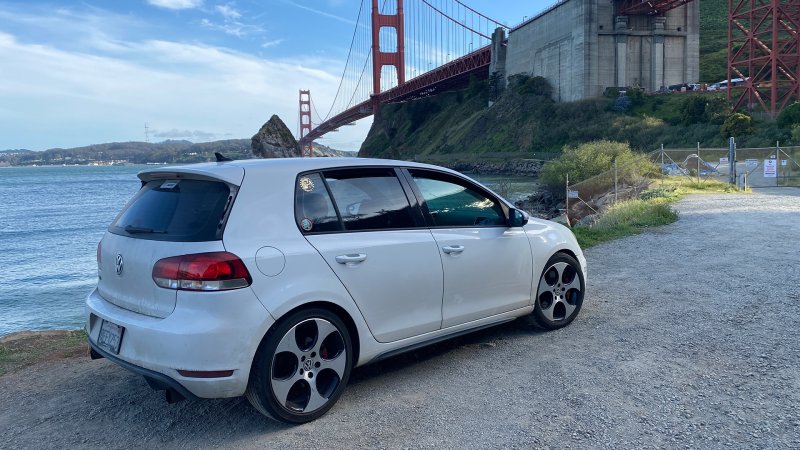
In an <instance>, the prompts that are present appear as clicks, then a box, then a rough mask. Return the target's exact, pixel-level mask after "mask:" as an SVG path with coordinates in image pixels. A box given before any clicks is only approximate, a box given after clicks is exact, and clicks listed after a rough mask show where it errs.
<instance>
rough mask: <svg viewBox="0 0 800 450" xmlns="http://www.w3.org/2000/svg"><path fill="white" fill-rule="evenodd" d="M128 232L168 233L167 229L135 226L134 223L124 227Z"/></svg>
mask: <svg viewBox="0 0 800 450" xmlns="http://www.w3.org/2000/svg"><path fill="white" fill-rule="evenodd" d="M124 230H125V232H126V233H130V234H139V233H148V234H166V233H167V230H154V229H152V228H144V227H135V226H133V225H127V226H126V227H125V228H124Z"/></svg>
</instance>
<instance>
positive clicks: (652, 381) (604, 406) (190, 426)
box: [0, 188, 800, 448]
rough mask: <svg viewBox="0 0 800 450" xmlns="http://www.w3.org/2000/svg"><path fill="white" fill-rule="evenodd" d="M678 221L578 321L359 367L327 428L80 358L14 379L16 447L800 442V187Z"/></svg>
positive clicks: (612, 271)
mask: <svg viewBox="0 0 800 450" xmlns="http://www.w3.org/2000/svg"><path fill="white" fill-rule="evenodd" d="M677 209H678V210H679V211H680V213H681V218H680V220H679V221H678V222H677V223H675V224H672V225H669V226H666V227H662V228H659V229H655V230H653V231H651V232H647V233H644V234H642V235H639V236H634V237H630V238H626V239H622V240H619V241H615V242H611V243H608V244H605V245H601V246H598V247H595V248H592V249H590V250H589V251H588V252H587V257H588V259H589V286H588V288H589V292H588V296H587V299H586V302H585V304H584V309H583V311H582V313H581V315H580V316H579V317H578V319H577V320H576V321H575V322H574V323H573V324H572V325H570V326H569V327H567V328H565V329H562V330H559V331H556V332H551V333H540V332H535V331H532V330H531V329H530V328H529V326H527V325H526V323H525V321H524V320H519V321H516V322H512V323H510V324H506V325H503V326H500V327H497V328H494V329H491V330H486V331H482V332H478V333H476V334H473V335H470V336H467V337H463V338H460V339H456V340H453V341H449V342H446V343H443V344H439V345H436V346H433V347H431V348H428V349H426V350H423V351H418V352H416V353H412V354H407V355H404V356H400V357H397V358H394V359H392V360H389V361H387V362H384V363H381V364H377V365H372V366H367V367H364V368H361V369H357V370H356V371H354V378H353V380H352V381H351V383H350V386H349V387H348V389H347V391H345V394H344V396H343V397H342V398H341V400H340V401H339V403H338V404H337V405H336V406H335V407H334V409H333V410H332V411H331V412H329V413H328V414H327V415H326V416H324V417H323V418H321V419H319V420H317V421H316V422H313V423H310V424H306V425H302V426H296V427H290V426H285V425H281V424H277V423H274V422H271V421H269V420H266V419H264V418H262V417H261V416H260V415H259V414H258V413H257V412H255V410H253V409H252V408H251V407H250V406H249V404H248V403H247V401H246V400H244V399H229V400H204V401H194V402H182V403H179V404H176V405H167V404H166V403H164V402H163V400H162V396H161V395H159V394H158V393H155V392H153V391H151V390H150V389H149V388H148V387H147V386H146V385H145V383H144V381H143V380H142V379H141V378H138V377H136V376H134V375H131V374H129V373H128V372H126V371H124V370H123V369H120V368H118V367H116V366H114V365H113V364H111V363H109V362H107V361H104V360H99V361H89V360H88V359H86V358H72V359H66V360H60V361H53V362H48V363H44V364H39V365H36V366H34V367H31V368H29V369H26V370H23V371H21V372H17V373H14V374H11V375H7V376H4V377H2V378H0V404H1V405H2V408H0V447H3V448H28V447H32V448H64V447H68V446H78V447H90V448H95V447H98V448H99V447H111V448H133V447H148V448H152V447H169V448H198V447H200V448H208V447H229V448H254V447H268V448H323V447H325V448H331V447H335V448H358V447H368V448H400V447H414V448H417V447H437V448H460V447H465V446H466V447H468V448H486V447H493V448H496V447H506V448H514V447H518V448H530V447H566V448H570V447H571V448H582V447H592V448H598V447H600V448H606V447H608V448H618V447H624V448H645V447H659V448H664V447H669V448H677V447H687V448H688V447H695V448H727V447H732V446H733V447H741V448H756V447H757V448H798V447H800V338H798V332H797V330H798V329H800V323H799V322H800V320H798V317H800V316H798V313H797V312H796V311H795V310H794V309H792V308H795V307H797V306H798V304H800V288H798V282H799V281H800V272H799V269H798V255H800V189H790V188H784V189H772V190H761V191H758V192H757V193H756V194H753V195H697V196H691V197H688V198H686V199H685V200H683V201H681V202H680V203H678V205H677Z"/></svg>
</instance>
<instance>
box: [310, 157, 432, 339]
mask: <svg viewBox="0 0 800 450" xmlns="http://www.w3.org/2000/svg"><path fill="white" fill-rule="evenodd" d="M407 189H408V188H407V187H405V188H404V186H403V184H402V183H401V181H400V179H399V178H398V177H397V173H396V171H395V169H393V168H358V169H337V170H329V171H325V172H323V173H313V174H305V175H302V176H300V177H299V178H298V185H297V188H296V192H297V204H296V218H297V223H298V226H299V227H300V228H301V230H302V231H303V233H304V234H305V236H306V239H307V240H308V242H309V243H311V245H313V246H314V247H315V248H316V249H317V251H319V253H320V255H322V257H323V258H324V259H325V261H326V262H327V263H328V265H329V266H330V267H331V269H333V271H334V272H335V273H336V275H337V276H338V277H339V279H340V280H341V281H342V283H343V284H344V286H345V288H346V289H347V290H348V291H349V292H350V295H351V296H352V297H353V300H354V301H355V302H356V304H357V305H358V308H359V310H360V311H361V313H362V314H363V315H364V319H365V320H366V322H367V325H368V326H369V328H370V331H371V332H372V334H373V335H374V336H375V338H376V339H377V340H378V341H379V342H391V341H396V340H398V339H403V338H408V337H412V336H416V335H419V334H422V333H426V332H430V331H435V330H438V329H439V328H440V327H441V322H442V290H443V281H442V263H441V259H440V258H439V249H438V246H437V245H436V241H435V240H434V239H433V236H432V235H431V233H430V230H428V228H427V227H426V226H425V221H424V218H423V217H422V214H421V212H420V210H419V207H418V205H417V204H416V197H414V195H413V194H412V193H411V192H410V191H409V192H406V191H407ZM411 200H413V206H412V202H411Z"/></svg>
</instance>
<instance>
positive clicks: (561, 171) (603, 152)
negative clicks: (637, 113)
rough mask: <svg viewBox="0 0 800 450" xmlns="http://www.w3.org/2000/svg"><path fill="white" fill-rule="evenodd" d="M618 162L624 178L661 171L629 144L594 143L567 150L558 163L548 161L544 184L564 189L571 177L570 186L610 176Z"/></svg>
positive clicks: (542, 175)
mask: <svg viewBox="0 0 800 450" xmlns="http://www.w3.org/2000/svg"><path fill="white" fill-rule="evenodd" d="M614 159H616V160H617V167H618V168H620V172H624V173H620V176H621V177H622V176H625V175H626V174H634V173H636V174H648V173H653V172H654V171H656V170H657V169H655V167H654V166H653V164H652V163H651V162H650V161H649V160H648V159H647V158H645V157H643V155H641V154H636V153H633V151H631V147H630V146H629V145H628V144H624V143H621V142H613V141H606V140H601V141H593V142H588V143H586V144H581V145H579V146H577V147H570V146H566V147H564V150H563V153H562V155H561V156H560V157H559V158H558V159H554V160H552V161H548V162H547V163H545V165H544V167H542V172H541V180H542V182H543V183H545V184H546V185H548V186H550V187H552V188H560V187H563V186H564V183H566V179H567V175H569V181H570V184H574V183H577V182H579V181H582V180H585V179H587V178H590V177H592V176H594V175H598V174H601V173H603V172H607V171H608V170H610V169H611V168H612V167H613V164H614Z"/></svg>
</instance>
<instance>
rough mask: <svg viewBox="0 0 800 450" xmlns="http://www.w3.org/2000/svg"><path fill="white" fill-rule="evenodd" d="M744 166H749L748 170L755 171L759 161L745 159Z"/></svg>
mask: <svg viewBox="0 0 800 450" xmlns="http://www.w3.org/2000/svg"><path fill="white" fill-rule="evenodd" d="M744 165H745V166H747V169H748V170H753V169H755V168H756V167H758V160H757V159H745V160H744Z"/></svg>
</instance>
